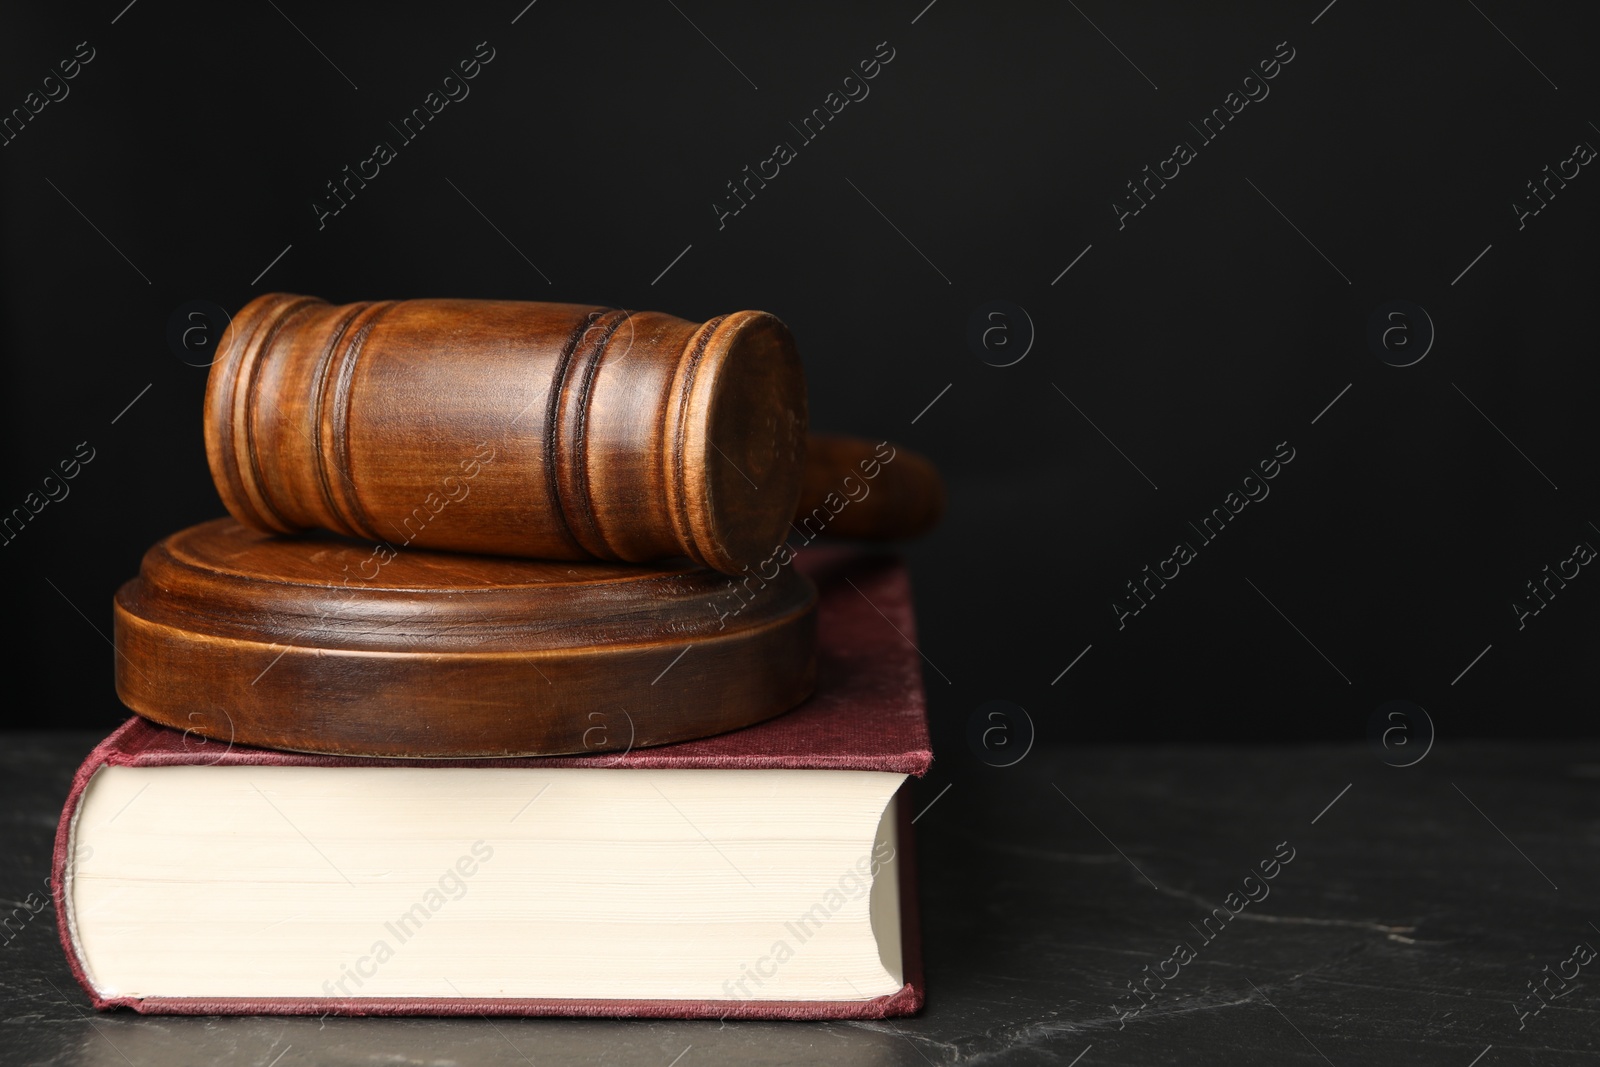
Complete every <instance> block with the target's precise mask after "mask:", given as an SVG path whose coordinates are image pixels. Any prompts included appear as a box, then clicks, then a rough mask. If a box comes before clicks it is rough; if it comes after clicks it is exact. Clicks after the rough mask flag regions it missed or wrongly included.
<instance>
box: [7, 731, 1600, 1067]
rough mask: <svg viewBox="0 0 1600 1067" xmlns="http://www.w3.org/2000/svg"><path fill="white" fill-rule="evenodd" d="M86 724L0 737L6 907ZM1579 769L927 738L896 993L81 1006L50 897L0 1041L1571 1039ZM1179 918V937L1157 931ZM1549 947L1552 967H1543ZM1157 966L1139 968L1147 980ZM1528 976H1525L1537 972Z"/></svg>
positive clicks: (1265, 1057) (1581, 848) (1312, 1060)
mask: <svg viewBox="0 0 1600 1067" xmlns="http://www.w3.org/2000/svg"><path fill="white" fill-rule="evenodd" d="M95 740H96V738H94V737H92V736H90V735H87V734H81V733H72V734H68V733H55V734H32V735H28V734H18V735H11V736H8V737H7V738H6V739H5V741H4V743H3V745H4V747H3V757H0V770H3V774H4V778H5V783H6V789H7V792H8V802H7V803H6V805H5V809H4V810H5V820H4V835H5V836H4V847H5V856H6V857H7V862H6V863H5V865H4V870H3V873H0V880H3V885H0V895H3V896H5V897H6V898H8V900H9V901H10V902H11V903H8V905H7V907H12V906H15V902H18V901H21V900H23V899H24V898H25V897H26V896H27V895H28V894H29V893H30V892H32V891H37V890H39V889H41V887H42V886H43V885H44V880H45V877H46V875H47V873H48V857H49V853H50V843H51V838H52V834H53V833H54V830H55V822H56V816H57V813H58V811H59V808H60V805H61V802H62V800H63V798H64V797H65V794H66V788H67V783H68V780H69V778H70V776H71V773H72V771H73V769H74V768H75V767H76V765H77V763H78V761H79V760H80V759H81V758H82V756H83V755H84V754H85V753H86V752H87V751H88V749H89V748H90V747H91V745H92V743H93V742H94V741H95ZM1597 794H1600V744H1595V743H1590V744H1584V745H1571V744H1568V745H1559V746H1557V745H1549V746H1507V745H1492V746H1491V745H1486V744H1469V745H1459V746H1448V745H1444V744H1442V743H1441V744H1440V745H1439V746H1438V747H1437V748H1435V749H1434V750H1433V751H1432V752H1430V753H1429V754H1428V755H1427V757H1426V758H1425V759H1423V760H1421V761H1420V762H1418V763H1416V764H1415V765H1414V766H1410V767H1404V768H1397V767H1392V766H1387V765H1385V764H1384V763H1383V762H1381V761H1380V760H1379V759H1378V757H1377V755H1376V754H1375V753H1374V752H1373V751H1372V750H1370V749H1368V748H1364V747H1348V748H1328V747H1320V748H1266V747H1261V748H1192V749H1185V750H1174V749H1135V748H1084V749H1078V750H1065V749H1056V750H1049V749H1044V748H1038V749H1035V750H1034V751H1032V752H1030V753H1029V754H1028V755H1027V756H1026V758H1025V759H1023V760H1022V761H1020V762H1019V763H1017V764H1016V765H1014V766H1011V767H1007V768H995V767H989V766H984V765H982V764H979V763H975V762H973V761H972V760H971V759H969V758H965V753H962V754H960V755H959V757H958V756H956V755H952V756H951V757H950V758H947V759H946V760H944V761H941V762H939V763H936V764H935V769H934V771H933V772H932V774H930V775H929V777H928V779H927V780H926V781H925V782H923V783H921V784H920V786H919V792H918V804H919V809H920V810H921V814H920V816H919V821H918V823H917V831H918V847H919V850H920V854H921V855H920V862H921V868H922V906H923V922H924V941H925V947H926V954H927V959H928V975H927V980H928V994H929V995H928V1007H927V1009H926V1011H925V1012H924V1013H923V1014H922V1015H921V1016H920V1017H918V1018H914V1019H897V1020H893V1021H890V1022H884V1023H834V1024H828V1023H820V1024H819V1023H752V1022H744V1023H731V1022H725V1023H715V1022H673V1021H639V1022H613V1021H578V1020H573V1021H567V1020H548V1019H546V1020H526V1021H515V1020H500V1021H496V1022H489V1021H487V1020H438V1019H399V1020H395V1019H376V1020H374V1019H341V1018H333V1017H329V1018H325V1019H317V1018H274V1017H254V1018H174V1017H149V1018H146V1017H141V1016H139V1015H136V1014H133V1013H131V1012H117V1013H111V1014H104V1015H102V1014H98V1013H96V1012H94V1011H92V1010H90V1009H89V1008H88V1007H87V1002H86V1001H85V999H84V996H83V994H82V992H81V991H80V990H79V989H78V987H77V985H76V984H74V982H73V981H72V979H71V977H70V976H69V974H68V972H67V967H66V963H65V960H64V958H63V956H62V953H61V949H60V947H59V944H58V942H57V940H56V930H55V916H54V914H53V912H52V911H51V910H50V909H48V908H47V909H46V910H45V911H44V912H42V913H41V914H39V915H38V916H37V917H34V918H32V919H31V920H30V921H26V922H23V923H21V925H20V926H19V924H18V921H17V920H13V921H12V923H10V924H9V925H8V927H7V930H8V932H9V939H8V940H7V941H6V943H5V945H4V947H3V949H0V952H3V956H0V959H3V961H4V984H5V1015H4V1026H3V1027H0V1058H3V1061H4V1062H6V1063H38V1064H107V1065H113V1064H116V1065H120V1064H134V1065H137V1067H144V1065H146V1064H148V1065H151V1067H176V1065H180V1064H191V1063H192V1064H211V1063H239V1064H256V1065H261V1067H269V1065H270V1067H297V1065H300V1064H311V1063H318V1064H476V1063H496V1064H499V1063H505V1064H520V1063H528V1064H539V1065H544V1064H552V1063H615V1064H639V1065H644V1067H669V1065H676V1067H697V1065H701V1064H707V1063H738V1064H788V1063H838V1064H845V1063H849V1064H863V1063H864V1064H910V1065H916V1064H924V1063H926V1064H954V1063H963V1064H965V1063H1001V1062H1003V1063H1015V1064H1045V1063H1058V1064H1076V1065H1079V1067H1099V1065H1109V1064H1219V1065H1231V1064H1294V1063H1303V1064H1322V1063H1330V1064H1334V1065H1337V1067H1354V1065H1358V1064H1441V1065H1449V1067H1504V1065H1509V1064H1558V1065H1559V1064H1568V1063H1580V1062H1596V1061H1600V960H1595V961H1593V962H1589V963H1588V964H1587V965H1582V964H1580V963H1578V962H1576V961H1577V960H1578V959H1580V958H1582V956H1583V955H1584V954H1583V953H1580V954H1579V955H1578V956H1576V957H1575V956H1574V952H1573V950H1574V946H1577V945H1580V944H1584V943H1587V944H1589V945H1593V946H1596V947H1600V925H1597V924H1600V898H1597V896H1596V888H1597V886H1600V852H1597V849H1600V803H1597V799H1596V798H1597ZM1284 857H1291V858H1289V859H1288V862H1282V860H1283V858H1284ZM1263 861H1265V864H1266V871H1267V872H1269V873H1271V874H1272V875H1273V877H1272V878H1271V879H1270V880H1267V879H1264V878H1262V877H1261V876H1260V872H1261V864H1262V863H1263ZM1252 872H1256V875H1257V876H1256V877H1254V878H1252V877H1250V876H1251V874H1252ZM1229 894H1236V895H1235V896H1232V897H1231V898H1230V896H1229ZM1225 903H1226V904H1227V905H1228V907H1226V908H1224V907H1223V906H1224V904H1225ZM1214 908H1223V910H1222V911H1221V912H1220V913H1214V912H1213V909H1214ZM1235 912H1236V913H1237V914H1235ZM19 914H22V915H26V911H25V910H24V911H23V912H21V913H19ZM1208 915H1211V916H1213V917H1212V918H1211V920H1210V922H1209V923H1207V922H1206V918H1207V916H1208ZM1221 916H1227V918H1226V919H1224V918H1222V917H1221ZM1180 943H1181V944H1183V945H1185V946H1186V947H1187V951H1186V952H1180V953H1178V954H1177V955H1176V956H1175V955H1174V949H1175V946H1177V945H1179V944H1180ZM1146 968H1148V970H1147V969H1146ZM1580 968H1581V969H1580ZM1575 970H1576V971H1577V972H1578V974H1577V977H1576V978H1574V979H1572V980H1571V981H1570V982H1565V983H1564V979H1562V978H1561V977H1559V974H1560V973H1562V972H1565V974H1567V975H1569V976H1570V975H1572V974H1573V972H1574V971H1575ZM1157 973H1159V974H1160V975H1163V976H1165V979H1163V978H1160V977H1155V978H1150V979H1149V981H1148V983H1146V978H1147V976H1149V975H1152V974H1157ZM1132 983H1138V984H1140V985H1141V987H1142V988H1146V987H1147V988H1148V989H1149V991H1150V992H1148V993H1140V994H1135V993H1134V992H1131V991H1130V988H1129V987H1130V984H1132ZM1530 983H1548V986H1547V987H1545V986H1541V990H1542V991H1543V996H1544V997H1547V998H1549V999H1548V1004H1547V1003H1546V1000H1544V999H1536V998H1535V995H1534V994H1533V993H1532V992H1530V989H1531V985H1530ZM1563 985H1564V989H1565V991H1564V993H1563V992H1562V991H1563ZM1557 993H1562V995H1559V996H1558V995H1557ZM1536 1007H1537V1008H1538V1009H1539V1010H1538V1011H1534V1009H1535V1008H1536ZM1524 1013H1526V1014H1524Z"/></svg>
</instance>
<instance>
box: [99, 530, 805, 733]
mask: <svg viewBox="0 0 1600 1067" xmlns="http://www.w3.org/2000/svg"><path fill="white" fill-rule="evenodd" d="M730 582H731V580H730V579H729V578H728V577H727V576H726V575H722V574H718V573H716V572H714V571H711V570H707V569H704V568H700V567H696V566H694V565H693V564H690V563H687V562H684V563H681V564H679V565H671V564H667V565H639V566H630V565H619V564H611V563H598V562H549V561H536V560H523V559H510V558H498V557H489V556H465V555H452V554H445V553H440V552H425V551H419V550H414V549H402V550H400V551H398V552H396V551H394V550H392V549H391V548H389V547H388V546H387V545H379V546H377V547H376V548H374V547H373V546H372V545H366V544H360V543H355V542H351V541H347V540H344V539H341V538H338V537H334V536H332V535H318V536H308V537H297V538H284V537H279V536H276V535H272V534H266V533H262V532H259V531H256V530H252V529H248V528H246V527H244V526H241V525H240V524H239V523H237V522H235V521H233V520H231V519H218V520H215V521H212V522H208V523H203V524H201V525H199V526H194V527H190V528H189V529H187V530H182V531H180V532H178V533H175V534H173V535H172V536H170V537H168V538H166V539H165V540H163V541H161V542H159V543H158V544H156V545H155V546H154V547H153V548H151V549H150V551H149V552H147V553H146V554H145V557H144V561H143V564H142V565H141V567H140V574H139V577H137V578H135V579H133V580H132V581H130V582H128V583H127V584H126V585H124V586H123V587H122V589H121V590H119V591H118V593H117V597H116V607H115V616H116V642H115V644H116V650H117V668H116V670H117V694H118V695H119V696H120V697H121V698H122V701H123V703H125V704H127V705H128V707H130V708H132V709H133V710H134V711H136V712H138V713H139V714H140V715H143V716H145V717H146V718H148V719H152V720H154V721H156V722H159V723H162V724H165V725H167V726H171V727H174V728H176V729H179V730H185V731H192V732H193V733H195V734H198V735H200V736H202V737H205V738H211V739H215V740H217V741H222V742H233V743H237V744H241V745H257V746H264V747H270V748H281V749H290V750H292V751H298V752H321V753H331V754H338V755H350V756H403V757H421V758H447V757H448V758H459V757H487V756H532V755H554V754H559V753H572V752H587V753H595V752H604V751H608V750H622V749H627V748H638V747H642V746H646V745H660V744H666V743H668V742H672V741H683V740H688V739H690V738H696V737H704V736H707V735H710V734H715V733H721V732H723V731H726V730H732V729H736V728H738V727H741V726H747V725H749V724H751V723H755V722H759V721H761V720H763V719H767V718H770V717H772V716H774V715H777V714H779V713H780V712H783V711H786V710H787V709H789V708H791V707H793V706H794V705H796V704H798V703H799V702H800V701H802V700H804V699H805V698H806V697H807V696H808V695H810V693H811V689H812V685H813V683H814V680H815V672H816V665H815V654H816V602H817V592H816V589H815V588H814V587H813V586H812V584H811V582H810V581H809V580H808V579H806V578H805V577H804V576H802V575H800V574H797V573H795V571H794V568H792V567H785V568H780V569H779V573H778V575H777V577H775V578H772V579H769V580H766V581H764V582H763V581H762V580H761V579H760V578H752V579H748V580H746V581H745V582H741V583H737V589H738V591H739V593H740V594H741V599H739V600H738V601H737V603H740V604H742V605H743V607H742V608H740V609H739V610H737V611H732V612H730V611H729V610H728V606H729V604H730V603H732V601H730V600H729V586H730ZM196 743H199V742H196Z"/></svg>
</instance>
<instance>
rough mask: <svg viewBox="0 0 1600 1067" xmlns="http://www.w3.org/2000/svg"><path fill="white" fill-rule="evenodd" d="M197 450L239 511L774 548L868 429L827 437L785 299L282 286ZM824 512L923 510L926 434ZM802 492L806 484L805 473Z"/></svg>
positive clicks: (239, 355) (280, 523)
mask: <svg viewBox="0 0 1600 1067" xmlns="http://www.w3.org/2000/svg"><path fill="white" fill-rule="evenodd" d="M217 351H218V358H217V360H216V362H215V363H214V364H213V366H212V369H211V376H210V379H209V382H208V383H207V388H206V403H205V437H206V456H207V459H208V461H209V463H210V466H211V473H212V476H213V478H214V480H215V482H216V485H217V490H218V492H219V493H220V494H221V496H222V500H223V503H224V504H225V505H226V506H227V508H228V511H229V512H231V513H232V514H233V516H234V517H235V518H236V519H238V520H239V521H240V522H242V523H244V524H246V525H248V526H252V527H255V528H257V529H261V530H267V531H275V532H279V533H292V532H296V531H299V530H304V529H308V528H312V527H321V528H324V529H329V530H333V531H335V532H338V533H342V534H345V535H347V536H352V537H359V538H363V539H368V540H374V541H385V542H389V543H391V544H394V545H414V546H418V547H425V548H438V549H452V550H462V551H469V552H486V553H494V554H500V555H515V556H528V557H535V558H543V559H608V560H624V561H630V562H639V561H644V560H650V559H658V558H663V557H670V556H687V557H689V558H690V559H692V560H694V561H695V562H697V563H700V564H702V565H705V566H708V567H712V568H714V569H716V570H719V571H723V572H726V573H729V574H736V573H739V571H740V570H741V568H742V567H744V566H745V565H747V564H753V563H755V562H757V561H759V560H761V559H763V558H764V557H767V556H769V555H770V554H771V553H772V552H773V551H774V550H775V549H776V547H777V546H778V545H779V544H781V543H782V542H783V541H784V540H785V539H786V537H787V536H788V533H789V531H790V529H791V526H790V523H791V521H792V520H794V518H795V517H796V510H797V505H799V506H800V511H801V514H806V513H807V512H809V511H811V510H812V508H811V507H810V504H811V500H810V499H809V498H810V497H811V496H814V495H816V494H817V493H821V492H826V491H827V486H828V484H829V480H830V478H832V479H835V480H837V476H839V475H846V476H847V475H848V474H849V471H850V469H851V463H852V462H853V461H854V460H855V459H856V458H857V457H858V456H861V457H865V456H866V455H868V454H869V452H870V448H871V446H870V445H864V444H863V443H861V442H854V441H850V440H848V439H825V438H819V439H817V441H816V442H813V444H812V446H811V449H810V451H811V453H812V456H811V462H810V465H809V467H808V466H807V452H808V447H807V436H806V421H807V420H806V389H805V379H804V375H803V372H802V370H801V365H800V359H799V355H798V353H797V352H796V349H795V345H794V341H793V338H792V337H791V335H790V333H789V330H788V328H787V327H785V326H784V324H783V323H782V322H780V321H779V320H778V319H776V318H774V317H773V316H771V315H769V314H766V313H764V312H758V311H740V312H736V313H734V314H731V315H724V316H719V317H717V318H714V319H711V320H710V321H708V322H705V323H693V322H688V321H685V320H683V319H679V318H676V317H674V316H671V315H666V314H662V313H660V312H648V311H638V312H628V311H624V310H620V309H614V308H603V307H590V306H584V305H576V304H542V303H529V302H513V301H490V300H404V301H383V302H365V303H355V304H346V305H343V306H334V305H330V304H328V303H326V302H324V301H322V300H318V299H316V298H314V297H305V296H292V295H287V294H281V293H275V294H268V295H265V296H262V297H259V298H257V299H256V300H254V301H252V302H251V303H250V304H249V305H247V306H246V307H245V308H244V309H243V310H242V311H240V312H239V314H238V315H237V316H235V318H234V319H233V321H232V323H231V324H230V325H229V327H228V329H227V330H226V331H225V332H224V334H223V337H222V339H221V340H220V342H219V345H218V349H217ZM908 458H909V460H910V461H909V462H908V463H902V464H900V470H899V471H898V472H897V475H896V477H895V478H892V479H885V480H884V482H883V483H882V487H883V488H884V489H886V490H887V491H886V492H884V493H880V494H879V498H878V500H876V501H875V502H873V504H872V506H871V507H865V506H863V507H861V508H857V509H856V512H855V514H853V515H851V516H850V520H849V521H847V522H844V523H842V524H841V526H840V529H839V530H838V531H836V532H843V533H846V534H848V535H852V536H862V535H866V536H872V535H875V534H877V535H883V536H895V535H897V534H902V533H909V532H920V530H921V529H922V528H925V527H926V526H927V525H931V523H932V521H933V520H934V519H935V518H936V517H937V514H938V511H939V510H940V508H941V504H942V493H941V492H940V490H939V485H938V476H937V474H936V473H935V472H934V471H933V469H932V467H931V465H929V464H927V463H926V461H925V460H922V459H921V457H915V456H910V457H908ZM803 488H804V490H805V493H806V495H807V498H808V499H807V500H806V501H805V502H804V503H802V502H801V497H802V489H803Z"/></svg>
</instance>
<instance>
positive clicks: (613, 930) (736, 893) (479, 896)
mask: <svg viewBox="0 0 1600 1067" xmlns="http://www.w3.org/2000/svg"><path fill="white" fill-rule="evenodd" d="M796 566H798V567H800V568H802V569H803V570H805V571H806V572H807V573H809V574H810V576H811V577H812V578H813V579H814V580H815V581H816V582H817V584H818V587H819V589H820V590H821V602H820V604H819V607H818V612H819V615H818V626H819V633H820V642H819V646H820V647H819V651H818V682H817V690H816V694H815V695H814V696H813V697H812V698H811V699H810V700H808V701H806V702H805V703H804V704H802V705H800V706H799V707H798V708H796V709H794V710H793V711H791V712H788V713H787V714H784V715H781V716H779V717H777V718H775V719H771V720H768V721H766V722H763V723H760V724H758V725H755V726H751V727H748V728H746V729H743V730H738V731H735V732H732V733H728V734H722V735H719V736H715V737H710V738H705V739H701V740H697V741H690V742H684V743H680V744H673V745H664V746H659V747H655V748H644V749H629V750H627V751H624V752H622V753H620V754H619V753H616V752H609V751H608V752H606V753H603V754H599V755H595V756H564V757H548V758H528V759H483V760H449V761H445V760H399V759H355V758H339V757H329V756H317V755H307V754H300V753H290V752H278V751H270V750H264V749H253V748H245V747H242V746H237V745H229V744H227V743H226V742H225V741H221V740H217V739H214V738H210V739H208V738H202V737H200V736H199V735H198V734H194V733H184V732H181V731H178V730H173V729H169V728H167V727H162V726H157V725H154V724H152V723H149V722H147V721H145V720H143V719H140V718H137V717H136V718H133V719H130V720H129V721H128V722H127V723H125V724H124V725H123V726H121V727H120V728H119V729H118V730H116V732H114V733H113V734H112V735H111V736H110V737H109V738H107V739H106V740H105V741H104V742H103V743H101V744H100V745H99V746H98V747H97V748H96V749H95V750H94V751H93V752H92V753H90V755H89V757H88V758H87V759H86V760H85V762H84V764H83V766H82V767H81V768H80V769H79V771H78V774H77V776H76V777H75V779H74V781H73V785H72V789H71V793H70V795H69V797H68V799H67V802H66V805H65V808H64V810H63V812H62V818H61V824H60V827H59V829H58V831H57V836H56V850H55V858H54V874H53V877H52V884H53V888H54V893H55V903H56V910H57V916H58V920H59V924H60V932H61V939H62V944H63V946H64V947H65V949H66V952H67V956H68V959H69V961H70V963H71V966H72V970H73V973H74V975H75V976H76V977H77V979H78V981H79V982H80V983H81V984H82V985H83V987H84V989H85V990H87V992H88V994H89V997H90V999H91V1000H92V1001H93V1002H94V1004H95V1006H96V1007H98V1008H102V1009H104V1008H114V1007H129V1008H133V1009H135V1010H138V1011H142V1012H149V1013H193V1014H244V1013H283V1014H323V1013H333V1014H350V1015H398V1014H483V1015H590V1016H669V1017H712V1018H717V1017H728V1018H881V1017H885V1016H891V1015H900V1014H907V1013H910V1012H914V1011H916V1010H917V1009H918V1008H919V1007H920V1006H921V1004H922V999H923V994H922V984H921V983H922V977H921V953H920V945H919V940H918V932H917V916H916V897H915V893H914V875H913V860H912V841H911V834H910V818H911V816H910V812H909V810H908V808H909V801H908V787H907V781H908V778H910V777H913V776H920V775H922V774H924V773H925V772H926V771H927V769H928V766H929V763H930V761H931V759H932V753H931V751H930V748H929V742H928V733H927V722H926V712H925V707H924V701H923V692H922V683H921V666H920V660H919V657H918V654H917V652H916V650H915V647H914V645H913V644H912V642H914V641H915V629H914V621H913V617H912V607H911V596H910V586H909V582H908V580H907V575H906V572H905V569H904V567H903V566H902V565H901V564H899V563H898V562H896V561H893V560H890V559H886V558H883V557H864V556H861V555H859V554H854V553H850V552H845V551H840V550H829V551H826V552H824V551H818V550H808V551H806V552H803V553H801V554H800V555H799V557H798V562H797V563H796ZM708 610H710V608H708ZM691 654H692V653H691ZM600 720H603V721H600ZM595 728H596V729H600V730H603V731H624V732H625V731H627V729H628V716H627V713H626V710H625V709H618V711H617V714H615V715H603V716H600V717H599V719H598V720H597V722H596V725H595Z"/></svg>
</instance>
